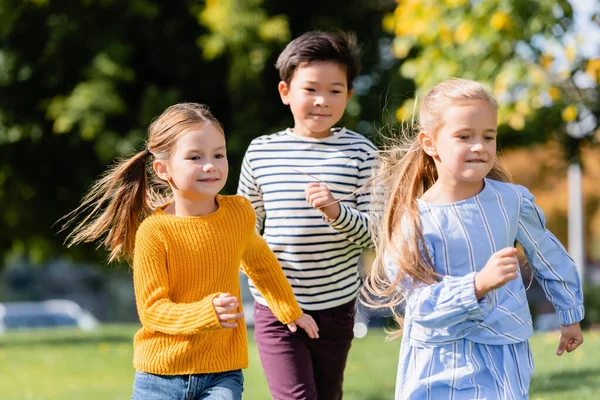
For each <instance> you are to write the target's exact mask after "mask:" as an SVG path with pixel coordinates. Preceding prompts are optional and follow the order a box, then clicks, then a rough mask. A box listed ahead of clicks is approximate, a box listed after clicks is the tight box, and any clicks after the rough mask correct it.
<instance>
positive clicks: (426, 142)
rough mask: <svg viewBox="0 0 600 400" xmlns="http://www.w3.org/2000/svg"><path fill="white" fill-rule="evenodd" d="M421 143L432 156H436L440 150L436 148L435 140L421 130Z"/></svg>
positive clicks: (424, 149)
mask: <svg viewBox="0 0 600 400" xmlns="http://www.w3.org/2000/svg"><path fill="white" fill-rule="evenodd" d="M419 144H420V145H421V148H422V149H423V151H424V152H425V153H426V154H427V155H428V156H430V157H436V156H437V154H438V152H437V149H436V148H435V141H434V140H433V138H432V137H431V136H430V135H428V134H427V133H426V132H425V131H421V132H419Z"/></svg>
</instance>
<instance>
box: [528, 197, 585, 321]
mask: <svg viewBox="0 0 600 400" xmlns="http://www.w3.org/2000/svg"><path fill="white" fill-rule="evenodd" d="M517 188H518V189H519V191H520V193H521V213H520V216H519V227H518V230H517V241H518V242H519V243H520V244H521V245H522V246H523V248H524V249H525V255H526V256H527V260H529V263H530V264H531V266H532V269H533V273H534V274H535V277H536V279H537V280H538V281H539V282H540V284H541V285H542V288H543V289H544V292H545V293H546V297H547V298H548V300H549V301H550V302H551V303H552V304H553V305H554V308H555V309H556V314H557V316H558V321H559V323H560V324H561V325H564V326H566V325H572V324H574V323H577V322H579V321H581V320H582V319H583V317H584V308H583V291H582V288H581V281H580V279H579V274H578V272H577V267H576V266H575V262H574V261H573V259H572V258H571V257H570V256H569V254H568V253H567V251H566V250H565V248H564V247H563V245H562V244H561V243H560V242H559V241H558V239H557V238H556V237H555V236H554V235H553V234H552V233H551V232H550V231H549V230H548V229H546V222H545V218H544V213H543V212H542V210H540V208H539V207H538V206H536V205H535V203H534V197H533V195H532V194H531V193H530V192H529V190H527V189H526V188H525V187H523V186H517Z"/></svg>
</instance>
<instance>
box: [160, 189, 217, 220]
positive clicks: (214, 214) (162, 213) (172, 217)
mask: <svg viewBox="0 0 600 400" xmlns="http://www.w3.org/2000/svg"><path fill="white" fill-rule="evenodd" d="M215 201H216V202H217V209H216V210H215V211H213V212H211V213H209V214H204V215H189V216H180V215H173V214H169V213H167V212H166V211H165V210H164V209H165V208H167V207H168V206H169V205H170V204H171V203H173V201H170V202H168V203H166V204H163V205H162V206H160V207H157V208H156V210H154V212H155V213H156V214H157V215H160V216H161V217H162V218H168V219H170V220H173V221H181V222H193V221H201V220H207V219H212V218H216V217H218V216H219V215H221V214H222V213H223V209H224V208H225V207H224V205H225V202H224V196H222V195H220V194H218V195H217V196H216V197H215Z"/></svg>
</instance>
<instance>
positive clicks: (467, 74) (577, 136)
mask: <svg viewBox="0 0 600 400" xmlns="http://www.w3.org/2000/svg"><path fill="white" fill-rule="evenodd" d="M383 23H384V26H385V28H386V29H387V30H388V31H390V32H393V33H394V34H395V39H394V42H393V52H394V55H395V56H396V57H397V58H400V59H403V58H405V57H407V56H411V57H412V59H410V60H408V61H406V62H405V63H403V64H402V66H401V68H400V73H401V74H402V76H404V77H407V78H411V79H414V81H415V83H416V85H417V88H418V89H419V90H427V89H429V88H431V87H432V86H433V85H434V84H436V83H438V82H440V81H442V80H445V79H448V78H451V77H462V78H467V79H475V80H479V81H483V82H485V83H487V84H488V85H489V86H490V87H491V88H492V89H493V91H494V94H495V95H496V96H497V98H498V99H499V100H500V103H501V107H500V122H501V124H503V126H502V127H501V133H502V135H501V136H500V138H501V139H500V140H501V142H502V143H503V144H504V145H505V146H519V145H523V144H530V143H534V142H544V141H546V140H547V139H548V137H550V136H552V135H554V134H557V133H558V134H559V135H558V136H559V137H560V140H561V141H563V143H564V148H565V149H566V150H567V157H569V158H572V157H574V156H575V157H576V156H577V149H578V148H579V141H580V140H582V139H591V138H592V136H591V133H592V130H593V129H583V130H582V129H581V128H582V126H588V125H590V124H591V125H592V127H591V128H593V127H594V126H595V125H596V124H597V118H598V117H599V116H600V103H599V102H598V83H599V82H600V59H589V58H588V57H589V55H585V54H583V53H582V52H581V51H580V50H579V43H580V42H581V40H582V39H581V38H578V37H576V36H575V34H574V32H575V31H574V26H573V24H574V19H573V10H572V7H571V5H570V4H569V2H568V1H566V0H478V1H469V0H442V1H438V0H399V1H398V5H397V7H396V9H395V11H394V12H393V13H391V14H388V15H387V16H386V17H385V18H384V22H383ZM597 56H598V54H596V57H597ZM413 106H414V102H413V101H407V102H405V103H404V104H403V105H402V107H400V108H399V109H398V112H397V116H398V118H399V119H403V118H407V117H409V116H410V114H411V112H412V111H413ZM574 122H580V123H581V122H583V125H581V124H580V125H579V126H572V125H574V124H573V123H574ZM566 124H569V128H573V129H569V130H570V133H571V136H569V135H564V133H565V131H566V129H565V125H566ZM578 130H579V131H578Z"/></svg>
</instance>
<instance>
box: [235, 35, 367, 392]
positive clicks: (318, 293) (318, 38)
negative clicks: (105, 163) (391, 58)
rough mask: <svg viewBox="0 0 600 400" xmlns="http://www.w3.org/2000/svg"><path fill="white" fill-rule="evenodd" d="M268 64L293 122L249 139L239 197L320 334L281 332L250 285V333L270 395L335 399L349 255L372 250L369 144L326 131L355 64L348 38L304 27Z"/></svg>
mask: <svg viewBox="0 0 600 400" xmlns="http://www.w3.org/2000/svg"><path fill="white" fill-rule="evenodd" d="M276 67H277V69H278V70H279V73H280V77H281V82H279V85H278V89H279V94H280V96H281V100H282V102H283V103H284V104H286V105H289V106H290V109H291V111H292V115H293V117H294V127H293V128H288V129H286V130H284V131H281V132H277V133H274V134H271V135H265V136H261V137H258V138H256V139H254V140H253V141H252V143H251V144H250V146H249V147H248V150H247V151H246V155H245V157H244V161H243V165H242V172H241V174H240V180H239V186H238V194H240V195H242V196H245V197H247V198H248V199H249V200H250V201H251V202H252V205H253V207H254V210H255V212H256V215H257V229H258V230H259V231H260V232H263V236H264V238H265V239H266V241H267V243H268V244H269V246H270V248H271V249H272V250H273V252H274V253H275V254H276V255H277V258H278V260H279V262H280V264H281V267H282V269H283V271H284V273H285V275H286V276H287V278H288V280H289V282H290V284H291V285H292V288H293V290H294V294H295V296H296V299H297V301H298V303H299V304H300V306H301V307H302V309H303V310H305V312H307V313H308V314H310V315H312V316H313V318H314V319H315V321H316V322H317V325H318V326H319V338H318V339H310V338H308V336H307V335H306V334H305V333H304V332H302V331H297V332H295V333H292V332H290V331H289V330H288V329H287V328H286V326H285V325H283V324H281V323H280V322H279V321H278V320H277V319H276V318H275V317H274V315H273V313H272V312H271V311H270V310H269V308H268V307H267V303H266V302H265V300H264V298H263V297H262V296H261V295H260V293H259V292H258V291H257V290H256V288H254V286H253V285H252V282H250V290H251V292H252V295H253V296H254V298H255V306H254V320H255V332H254V336H255V340H256V342H257V344H258V349H259V353H260V357H261V362H262V364H263V368H264V370H265V374H266V377H267V381H268V384H269V389H270V391H271V394H272V395H273V398H274V399H275V400H278V399H285V400H290V399H294V400H300V399H303V400H314V399H317V398H318V399H326V400H336V399H341V398H342V381H343V373H344V368H345V365H346V359H347V356H348V351H349V350H350V344H351V341H352V338H353V327H354V314H355V301H356V295H357V291H358V289H359V286H360V276H359V272H358V267H357V263H358V257H359V255H360V254H361V252H362V250H363V248H365V247H373V243H372V240H371V236H370V232H369V216H368V210H369V206H370V204H369V203H370V200H371V194H370V189H369V188H368V186H367V187H365V186H366V185H367V184H368V183H369V181H370V179H371V177H372V168H373V166H374V163H375V161H376V159H377V148H376V147H375V146H374V145H373V144H372V143H371V142H370V141H369V140H368V139H366V138H365V137H363V136H362V135H360V134H358V133H355V132H352V131H350V130H347V129H345V128H333V126H334V125H335V124H336V123H337V122H338V121H339V120H340V118H341V117H342V115H343V113H344V110H345V108H346V105H347V103H348V101H349V99H350V97H351V95H352V81H353V80H354V78H355V77H356V76H357V74H358V70H359V61H358V56H357V50H356V44H355V39H354V37H352V36H348V35H345V34H332V33H326V32H308V33H305V34H303V35H302V36H300V37H298V38H297V39H295V40H293V41H292V42H290V43H289V44H288V45H287V47H286V48H285V49H284V51H283V52H282V53H281V55H280V56H279V58H278V60H277V64H276Z"/></svg>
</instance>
